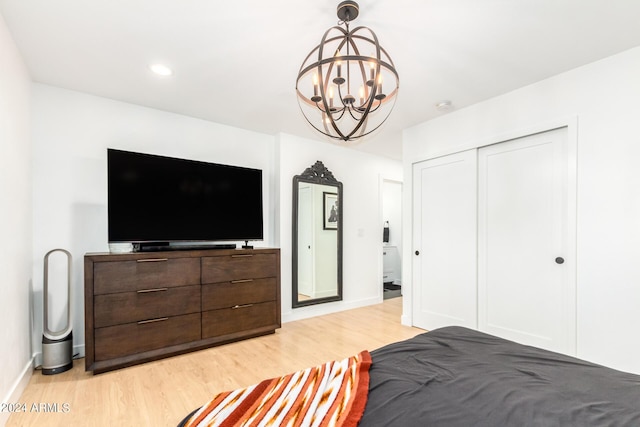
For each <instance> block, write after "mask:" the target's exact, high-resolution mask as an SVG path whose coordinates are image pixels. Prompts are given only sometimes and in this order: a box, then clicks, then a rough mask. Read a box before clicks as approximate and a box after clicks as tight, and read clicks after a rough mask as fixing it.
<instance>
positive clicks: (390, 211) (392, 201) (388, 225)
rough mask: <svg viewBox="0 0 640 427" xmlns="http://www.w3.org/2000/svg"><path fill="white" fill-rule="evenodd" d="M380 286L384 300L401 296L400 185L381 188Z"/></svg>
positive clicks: (387, 182) (388, 182) (385, 183)
mask: <svg viewBox="0 0 640 427" xmlns="http://www.w3.org/2000/svg"><path fill="white" fill-rule="evenodd" d="M382 220H383V224H382V233H381V235H382V245H383V247H382V265H383V274H382V284H383V297H384V299H388V298H394V297H398V296H401V295H402V183H401V182H398V181H391V180H384V181H383V187H382Z"/></svg>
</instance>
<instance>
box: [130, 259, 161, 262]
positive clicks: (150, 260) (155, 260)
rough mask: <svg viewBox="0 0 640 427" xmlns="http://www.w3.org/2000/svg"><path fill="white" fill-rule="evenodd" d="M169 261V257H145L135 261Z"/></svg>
mask: <svg viewBox="0 0 640 427" xmlns="http://www.w3.org/2000/svg"><path fill="white" fill-rule="evenodd" d="M163 261H169V258H147V259H137V260H136V262H163Z"/></svg>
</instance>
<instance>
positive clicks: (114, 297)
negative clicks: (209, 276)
mask: <svg viewBox="0 0 640 427" xmlns="http://www.w3.org/2000/svg"><path fill="white" fill-rule="evenodd" d="M199 311H200V286H198V285H195V286H182V287H179V288H155V289H142V290H139V291H137V292H122V293H119V294H104V295H96V296H95V297H94V310H93V313H94V317H95V320H94V327H96V328H102V327H105V326H113V325H121V324H124V323H133V322H138V321H140V320H148V319H157V318H159V317H171V316H179V315H181V314H190V313H198V312H199Z"/></svg>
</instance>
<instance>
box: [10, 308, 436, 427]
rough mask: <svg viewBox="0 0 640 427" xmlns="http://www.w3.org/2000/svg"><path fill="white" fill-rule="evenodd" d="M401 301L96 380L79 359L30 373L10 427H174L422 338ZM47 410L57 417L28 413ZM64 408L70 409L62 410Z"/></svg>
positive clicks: (301, 323) (323, 318)
mask: <svg viewBox="0 0 640 427" xmlns="http://www.w3.org/2000/svg"><path fill="white" fill-rule="evenodd" d="M401 312H402V298H393V299H389V300H385V301H384V302H383V303H382V304H378V305H374V306H369V307H365V308H358V309H355V310H349V311H344V312H341V313H336V314H330V315H327V316H321V317H315V318H312V319H306V320H300V321H296V322H289V323H285V324H283V326H282V328H281V329H278V330H277V332H276V333H275V334H272V335H267V336H264V337H259V338H254V339H250V340H246V341H241V342H237V343H233V344H228V345H224V346H220V347H214V348H211V349H207V350H202V351H198V352H195V353H190V354H186V355H182V356H176V357H172V358H169V359H164V360H160V361H157V362H151V363H146V364H143V365H139V366H134V367H131V368H126V369H121V370H118V371H114V372H108V373H105V374H100V375H95V376H94V375H91V374H90V373H86V372H85V371H84V360H76V361H75V362H74V367H73V369H72V370H70V371H68V372H65V373H62V374H58V375H52V376H44V375H41V373H40V372H35V373H34V374H33V377H32V378H31V380H30V382H29V385H28V386H27V389H26V390H25V392H24V393H23V395H22V397H21V400H20V403H24V404H25V405H26V408H27V413H23V414H22V413H14V414H12V415H11V417H10V418H9V421H8V423H7V426H45V425H46V426H70V425H74V426H101V427H102V426H116V425H117V426H134V425H138V426H175V425H177V424H178V423H179V422H180V421H181V420H182V418H184V417H185V416H186V415H187V414H188V413H189V412H191V411H192V410H193V409H195V408H196V407H198V406H200V405H202V404H204V403H206V402H207V401H208V400H209V399H210V398H211V397H213V396H214V395H215V394H216V393H219V392H222V391H226V390H231V389H235V388H239V387H246V386H249V385H251V384H255V383H257V382H259V381H261V380H263V379H266V378H272V377H276V376H280V375H284V374H287V373H290V372H293V371H297V370H300V369H304V368H307V367H309V366H315V365H318V364H321V363H324V362H326V361H329V360H335V359H342V358H345V357H348V356H351V355H353V354H356V353H358V352H360V351H362V350H365V349H366V350H374V349H376V348H378V347H381V346H383V345H386V344H389V343H391V342H395V341H400V340H403V339H407V338H411V337H413V336H415V335H417V334H419V333H422V332H424V331H423V330H421V329H417V328H410V327H407V326H402V325H400V315H401ZM34 403H35V404H36V405H40V404H48V405H49V409H55V404H58V407H57V409H59V410H60V411H62V412H60V413H51V412H31V409H32V405H33V404H34ZM65 409H68V410H67V411H65Z"/></svg>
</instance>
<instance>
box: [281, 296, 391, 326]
mask: <svg viewBox="0 0 640 427" xmlns="http://www.w3.org/2000/svg"><path fill="white" fill-rule="evenodd" d="M381 302H382V295H380V296H377V297H372V298H366V299H361V300H358V301H349V302H344V301H336V302H328V303H325V304H318V305H309V306H306V307H300V308H296V309H295V310H292V311H290V312H288V313H282V323H287V322H293V321H295V320H302V319H308V318H310V317H316V316H322V315H325V314H331V313H338V312H340V311H345V310H351V309H352V308H360V307H365V306H368V305H373V304H379V303H381Z"/></svg>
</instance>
